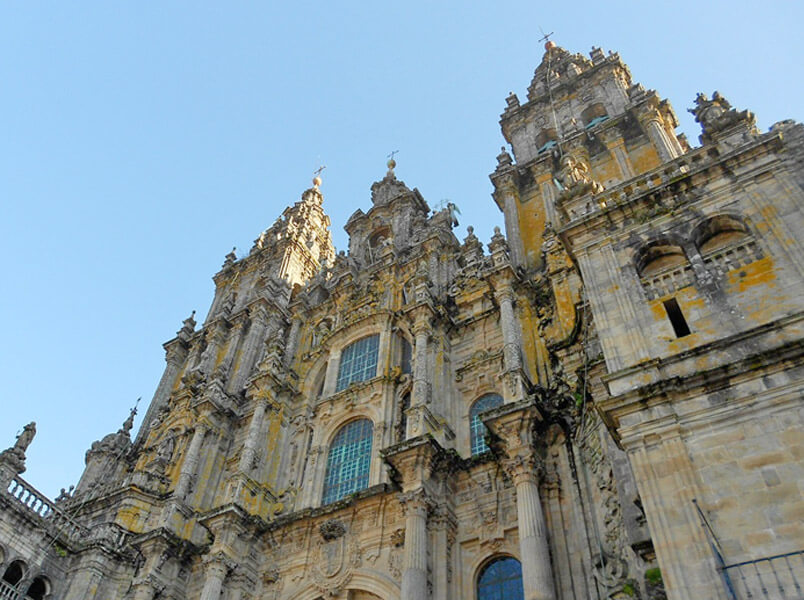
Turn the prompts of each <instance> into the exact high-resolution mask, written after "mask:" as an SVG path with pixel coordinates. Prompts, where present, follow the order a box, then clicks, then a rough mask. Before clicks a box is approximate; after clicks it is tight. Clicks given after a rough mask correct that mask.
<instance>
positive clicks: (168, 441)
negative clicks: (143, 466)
mask: <svg viewBox="0 0 804 600" xmlns="http://www.w3.org/2000/svg"><path fill="white" fill-rule="evenodd" d="M175 444H176V441H175V438H174V437H173V436H172V435H171V436H169V437H166V438H165V439H164V440H162V443H161V444H159V448H157V450H156V460H157V461H159V462H165V463H168V462H170V459H171V458H173V448H174V447H175Z"/></svg>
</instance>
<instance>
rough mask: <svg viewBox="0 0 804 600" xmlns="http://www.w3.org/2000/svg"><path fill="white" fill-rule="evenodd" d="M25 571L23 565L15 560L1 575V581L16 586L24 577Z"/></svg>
mask: <svg viewBox="0 0 804 600" xmlns="http://www.w3.org/2000/svg"><path fill="white" fill-rule="evenodd" d="M25 570H26V569H25V563H24V562H22V561H21V560H15V561H14V562H13V563H11V564H10V565H8V568H7V569H6V572H5V573H3V581H5V582H6V583H9V584H11V585H17V584H18V583H19V582H20V579H22V578H23V576H24V575H25Z"/></svg>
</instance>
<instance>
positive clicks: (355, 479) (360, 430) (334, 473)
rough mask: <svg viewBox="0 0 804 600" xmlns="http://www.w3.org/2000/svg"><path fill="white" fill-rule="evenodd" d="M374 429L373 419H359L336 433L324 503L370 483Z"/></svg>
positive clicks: (365, 486) (331, 450)
mask: <svg viewBox="0 0 804 600" xmlns="http://www.w3.org/2000/svg"><path fill="white" fill-rule="evenodd" d="M373 429H374V427H373V425H372V423H371V421H369V420H368V419H359V420H357V421H352V422H351V423H347V424H346V425H344V426H343V427H341V428H340V430H339V431H338V433H337V434H335V437H334V438H333V440H332V445H331V446H330V447H329V455H328V456H327V471H326V475H325V476H324V497H323V504H329V503H330V502H335V501H336V500H340V499H341V498H344V497H346V496H348V495H349V494H351V493H352V492H356V491H358V490H362V489H365V488H367V487H368V481H369V467H370V466H371V437H372V431H373Z"/></svg>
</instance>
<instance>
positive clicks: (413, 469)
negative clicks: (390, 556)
mask: <svg viewBox="0 0 804 600" xmlns="http://www.w3.org/2000/svg"><path fill="white" fill-rule="evenodd" d="M389 450H391V452H389V453H384V457H385V460H386V461H387V462H388V463H389V464H390V465H391V466H392V467H393V468H394V469H395V470H396V472H397V473H398V474H399V478H400V481H401V482H402V492H401V493H400V494H399V502H400V504H401V506H402V510H403V511H404V514H405V547H404V553H403V564H402V568H403V571H402V594H401V596H400V597H401V599H402V600H424V599H425V598H427V597H428V593H427V544H428V536H427V515H428V512H429V511H430V509H431V508H432V507H433V502H432V500H431V498H430V496H429V494H428V492H427V489H428V488H429V487H431V486H432V485H436V484H434V483H433V482H432V481H431V477H432V474H433V468H432V467H433V462H434V459H435V458H436V456H439V455H440V454H441V452H442V450H441V447H440V446H439V445H438V443H437V442H436V441H434V440H433V439H432V438H431V437H429V436H420V437H418V438H414V439H413V440H410V441H408V442H407V443H406V444H400V445H399V446H392V447H391V448H390V449H389Z"/></svg>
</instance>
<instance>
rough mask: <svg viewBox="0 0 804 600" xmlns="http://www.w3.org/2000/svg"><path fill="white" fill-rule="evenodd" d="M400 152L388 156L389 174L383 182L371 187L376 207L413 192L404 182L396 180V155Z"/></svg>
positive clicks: (376, 182)
mask: <svg viewBox="0 0 804 600" xmlns="http://www.w3.org/2000/svg"><path fill="white" fill-rule="evenodd" d="M397 152H399V150H394V151H393V152H391V153H390V154H389V155H388V162H387V163H386V164H387V165H388V172H387V173H386V174H385V177H383V178H382V180H381V181H375V182H374V183H373V184H372V186H371V202H372V203H373V204H374V205H375V206H380V205H383V204H388V203H389V202H391V200H393V199H395V198H398V197H399V196H402V195H404V194H410V193H411V190H410V188H409V187H408V186H406V185H405V182H404V181H400V180H399V179H397V178H396V173H394V169H395V168H396V161H395V160H394V155H395V154H396V153H397Z"/></svg>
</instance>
